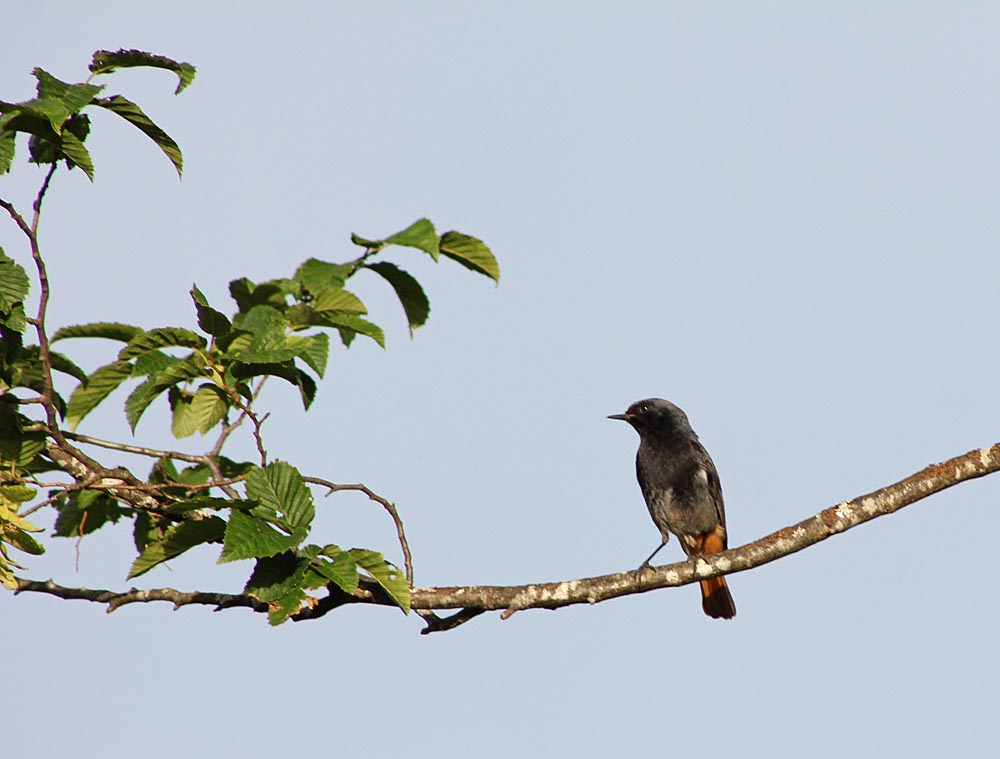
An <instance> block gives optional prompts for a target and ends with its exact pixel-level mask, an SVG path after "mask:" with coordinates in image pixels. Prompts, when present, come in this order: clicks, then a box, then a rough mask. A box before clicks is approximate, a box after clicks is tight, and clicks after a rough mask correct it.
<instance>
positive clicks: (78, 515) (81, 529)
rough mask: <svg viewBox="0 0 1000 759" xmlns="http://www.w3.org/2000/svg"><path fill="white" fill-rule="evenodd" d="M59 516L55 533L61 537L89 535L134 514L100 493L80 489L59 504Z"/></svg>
mask: <svg viewBox="0 0 1000 759" xmlns="http://www.w3.org/2000/svg"><path fill="white" fill-rule="evenodd" d="M54 505H55V508H56V510H57V511H58V513H59V516H58V517H56V524H55V529H54V530H53V531H52V534H53V535H54V536H56V537H60V538H77V537H80V536H81V535H88V534H90V533H92V532H94V531H95V530H97V529H99V528H101V527H103V526H104V525H106V524H107V523H108V522H111V523H117V522H118V520H119V519H121V518H122V517H123V516H128V515H129V514H131V513H132V512H131V511H130V510H129V509H126V508H124V507H123V506H121V505H120V504H119V503H118V501H116V500H115V499H114V498H111V497H110V496H108V495H107V494H105V493H102V492H101V491H99V490H77V491H74V492H72V493H70V494H69V496H68V497H66V498H63V499H60V500H58V501H56V502H55V504H54Z"/></svg>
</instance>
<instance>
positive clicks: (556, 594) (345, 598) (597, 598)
mask: <svg viewBox="0 0 1000 759" xmlns="http://www.w3.org/2000/svg"><path fill="white" fill-rule="evenodd" d="M996 471H1000V443H998V444H996V445H994V446H992V447H990V448H982V449H980V450H975V451H970V452H969V453H966V454H963V455H962V456H956V457H955V458H953V459H950V460H948V461H945V462H943V463H940V464H933V465H931V466H929V467H926V468H925V469H923V470H922V471H920V472H917V473H916V474H914V475H912V476H911V477H908V478H906V479H905V480H902V481H901V482H897V483H895V484H894V485H889V486H888V487H885V488H882V489H881V490H876V491H875V492H873V493H869V494H868V495H863V496H860V497H858V498H855V499H853V500H850V501H844V502H843V503H838V504H837V505H835V506H831V507H830V508H828V509H825V510H824V511H821V512H820V513H819V514H816V515H815V516H813V517H810V518H809V519H806V520H803V521H802V522H799V523H798V524H795V525H792V526H790V527H785V528H783V529H781V530H778V531H777V532H774V533H772V534H770V535H767V536H765V537H763V538H761V539H760V540H756V541H754V542H753V543H749V544H747V545H745V546H741V547H739V548H735V549H733V550H731V551H724V552H722V553H718V554H712V555H711V556H708V557H704V558H699V559H697V561H695V562H692V561H685V562H679V563H676V564H668V565H666V566H662V567H657V568H655V569H647V570H631V571H627V572H619V573H616V574H610V575H603V576H601V577H588V578H582V579H578V580H566V581H563V582H550V583H537V584H531V585H517V586H466V587H433V588H413V589H412V592H411V594H410V605H411V608H412V609H414V610H415V611H418V612H419V611H422V610H431V609H460V611H459V612H458V613H457V614H455V615H453V616H452V617H444V618H441V617H437V615H434V616H433V617H431V616H430V615H425V618H427V619H429V620H430V621H429V622H428V625H429V626H433V627H434V628H435V629H441V630H444V629H452V628H454V627H457V626H458V625H460V624H462V623H463V622H465V621H468V620H469V619H472V618H473V617H475V616H478V615H479V614H482V613H483V612H487V611H502V612H503V613H502V614H501V618H503V619H506V618H507V617H510V616H511V615H512V614H514V613H515V612H516V611H520V610H522V609H533V608H543V609H557V608H560V607H563V606H570V605H573V604H583V603H589V604H594V603H599V602H601V601H606V600H608V599H611V598H617V597H619V596H627V595H632V594H634V593H644V592H648V591H650V590H655V589H657V588H666V587H675V586H678V585H687V584H689V583H693V582H697V581H699V580H704V579H706V578H709V577H716V576H718V575H723V574H734V573H736V572H744V571H746V570H748V569H753V568H754V567H759V566H761V565H763V564H767V563H769V562H772V561H776V560H777V559H780V558H782V557H784V556H788V555H790V554H793V553H796V552H798V551H801V550H802V549H804V548H807V547H809V546H811V545H814V544H816V543H819V542H821V541H823V540H826V539H827V538H829V537H832V536H833V535H837V534H839V533H842V532H846V531H847V530H850V529H852V528H853V527H856V526H858V525H860V524H863V523H864V522H868V521H870V520H872V519H875V518H876V517H880V516H884V515H886V514H892V513H893V512H896V511H899V510H900V509H902V508H904V507H905V506H908V505H910V504H912V503H916V502H917V501H920V500H922V499H924V498H927V497H928V496H930V495H933V494H934V493H937V492H940V491H941V490H945V489H946V488H950V487H953V486H954V485H957V484H958V483H960V482H965V481H966V480H972V479H976V478H978V477H983V476H985V475H988V474H992V473H993V472H996ZM312 479H315V478H312ZM319 484H324V483H322V482H321V483H319ZM340 489H342V490H345V489H356V490H361V488H360V487H356V486H340ZM362 492H364V491H363V490H362ZM376 500H377V499H376ZM24 591H34V592H41V593H50V594H52V595H57V596H59V597H61V598H82V599H85V600H88V601H93V602H96V603H106V604H108V605H109V607H111V606H112V604H115V606H114V608H117V606H119V605H121V604H122V603H136V602H147V601H160V600H163V601H171V602H173V603H174V605H175V607H176V606H183V605H186V604H197V603H201V604H206V603H207V604H210V605H214V606H218V607H220V608H224V607H226V606H246V607H249V608H252V609H254V610H255V611H265V610H266V606H265V605H264V604H261V603H260V602H259V601H256V600H255V599H253V598H250V597H249V596H244V595H238V594H237V595H228V594H224V593H182V592H181V591H177V590H172V589H170V588H164V589H160V590H147V591H137V590H132V591H128V592H127V593H113V592H112V591H97V590H88V589H86V588H62V587H61V586H56V585H54V584H53V583H51V582H49V583H38V582H32V581H29V580H19V586H18V592H24ZM347 603H369V604H377V605H383V606H391V605H393V601H392V599H391V598H390V597H389V596H388V595H387V594H386V593H384V592H383V591H381V589H380V588H379V587H378V586H377V584H375V583H374V582H372V581H368V580H364V579H363V580H362V582H361V584H360V586H359V588H358V590H357V592H356V593H355V594H354V595H347V594H345V593H344V592H343V591H340V590H338V589H336V588H333V589H331V590H330V596H328V597H327V598H323V599H320V600H319V601H318V602H315V603H314V604H312V605H311V606H308V607H305V608H303V609H302V610H301V611H300V612H298V613H297V614H296V615H294V616H293V619H315V618H318V617H320V616H323V615H324V614H326V613H327V612H329V611H331V610H332V609H335V608H338V607H339V606H342V605H344V604H347ZM434 620H438V621H437V622H434Z"/></svg>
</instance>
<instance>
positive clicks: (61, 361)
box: [49, 350, 87, 382]
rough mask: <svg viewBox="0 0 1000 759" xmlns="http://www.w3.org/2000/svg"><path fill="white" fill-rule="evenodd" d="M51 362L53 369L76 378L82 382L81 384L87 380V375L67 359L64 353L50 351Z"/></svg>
mask: <svg viewBox="0 0 1000 759" xmlns="http://www.w3.org/2000/svg"><path fill="white" fill-rule="evenodd" d="M49 362H50V363H51V364H52V368H53V369H55V370H56V371H57V372H62V373H63V374H68V375H69V376H70V377H75V378H76V379H78V380H80V382H84V381H85V380H86V379H87V373H86V372H85V371H83V369H81V368H80V367H79V366H77V365H76V364H74V363H73V362H72V361H70V360H69V359H68V358H66V357H65V356H64V355H63V354H62V353H57V352H56V351H54V350H50V351H49Z"/></svg>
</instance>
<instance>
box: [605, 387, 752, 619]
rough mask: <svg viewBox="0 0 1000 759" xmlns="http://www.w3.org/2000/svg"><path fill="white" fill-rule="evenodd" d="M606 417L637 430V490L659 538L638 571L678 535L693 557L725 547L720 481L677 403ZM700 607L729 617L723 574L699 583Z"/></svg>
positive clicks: (650, 403)
mask: <svg viewBox="0 0 1000 759" xmlns="http://www.w3.org/2000/svg"><path fill="white" fill-rule="evenodd" d="M608 418H609V419H620V420H621V421H623V422H628V423H629V424H630V425H632V427H633V428H634V429H635V431H636V432H638V433H639V451H638V453H636V457H635V470H636V476H637V477H638V479H639V488H640V489H641V490H642V496H643V498H644V499H645V500H646V507H647V508H648V509H649V515H650V516H651V517H652V518H653V523H654V524H655V525H656V527H657V528H658V529H659V530H660V536H661V538H662V540H661V542H660V544H659V545H658V546H657V547H656V550H655V551H653V553H651V554H650V555H649V558H648V559H646V560H645V561H644V562H643V563H642V565H641V566H640V567H639V568H640V569H645V568H646V567H648V566H649V562H650V561H652V559H653V557H654V556H656V554H657V553H658V552H659V551H660V549H661V548H663V546H665V545H666V544H667V541H668V540H669V539H670V533H673V534H674V535H676V536H677V539H678V541H679V542H680V544H681V548H682V549H683V550H684V553H685V554H686V555H687V556H688V557H689V558H691V559H692V560H697V559H698V557H700V556H707V555H709V554H713V553H719V552H720V551H725V550H726V547H727V539H726V511H725V507H724V505H723V501H722V483H721V482H720V480H719V473H718V471H717V470H716V468H715V463H714V462H713V461H712V457H711V456H709V455H708V451H706V450H705V447H704V446H703V445H702V444H701V441H699V440H698V435H696V434H695V431H694V430H693V429H691V423H690V422H689V421H688V417H687V414H685V413H684V412H683V411H682V410H681V409H680V408H679V407H678V406H676V405H674V404H673V403H671V402H670V401H666V400H663V399H662V398H647V399H646V400H642V401H636V402H635V403H633V404H632V405H631V406H629V407H628V410H627V411H626V412H625V413H624V414H612V415H611V416H609V417H608ZM701 597H702V599H701V606H702V610H703V611H704V612H705V614H707V615H708V616H710V617H713V618H715V619H732V618H733V617H735V616H736V604H735V603H734V602H733V597H732V595H730V593H729V586H728V585H727V584H726V578H725V577H712V578H710V579H708V580H702V581H701Z"/></svg>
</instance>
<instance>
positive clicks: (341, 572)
mask: <svg viewBox="0 0 1000 759" xmlns="http://www.w3.org/2000/svg"><path fill="white" fill-rule="evenodd" d="M322 551H323V554H324V556H317V557H316V558H314V559H313V561H312V564H311V565H310V567H309V573H308V576H307V577H306V583H307V584H306V585H305V587H308V588H320V587H323V586H324V585H326V584H327V583H328V582H332V583H333V584H334V585H336V586H337V587H339V588H340V589H341V590H343V591H344V592H345V593H349V594H353V593H354V592H355V591H356V590H357V589H358V564H357V562H356V561H355V560H354V557H353V556H351V553H350V551H341V550H340V549H339V548H338V547H337V546H335V545H328V546H325V547H324V548H323V549H322ZM327 556H332V557H333V559H332V560H329V559H327V558H326V557H327Z"/></svg>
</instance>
